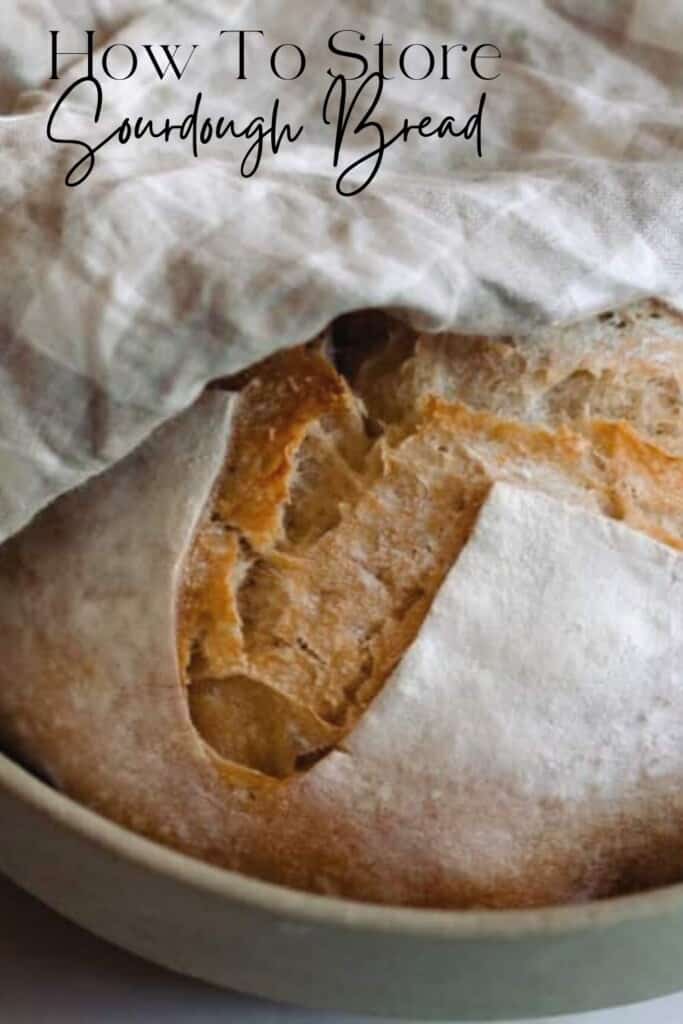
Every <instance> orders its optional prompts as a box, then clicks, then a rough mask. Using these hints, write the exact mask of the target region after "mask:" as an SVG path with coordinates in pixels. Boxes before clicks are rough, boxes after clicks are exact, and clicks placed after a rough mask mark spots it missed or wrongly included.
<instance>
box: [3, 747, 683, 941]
mask: <svg viewBox="0 0 683 1024" xmlns="http://www.w3.org/2000/svg"><path fill="white" fill-rule="evenodd" d="M0 790H5V791H6V792H8V793H9V794H10V796H13V797H15V798H17V799H19V800H20V801H21V802H23V803H24V804H26V805H27V806H29V807H30V808H31V809H32V810H34V811H36V812H38V813H40V814H43V815H45V816H46V817H47V818H49V819H51V820H52V821H53V822H54V823H55V824H56V825H57V826H60V827H62V828H64V829H66V830H67V831H70V832H72V833H74V834H75V835H76V836H77V837H78V838H80V839H81V840H84V841H86V842H89V843H91V844H92V845H95V846H99V847H100V848H101V849H102V850H104V851H106V852H108V853H109V854H110V855H114V856H115V857H117V858H118V859H119V860H123V861H125V862H128V863H130V864H132V865H135V866H137V867H140V868H143V869H146V870H149V871H152V872H154V873H156V874H160V875H162V876H165V877H166V878H168V879H169V880H172V881H175V882H176V883H178V882H179V883H183V884H185V885H187V886H189V887H191V888H194V889H198V890H201V891H202V892H203V893H204V894H206V895H210V896H212V897H214V898H216V899H219V900H222V901H224V902H225V901H227V902H231V903H237V904H239V905H241V906H242V907H243V908H245V909H249V908H253V909H254V910H257V911H260V912H264V913H267V914H271V915H276V916H280V917H284V918H287V919H288V920H289V921H290V922H294V923H298V924H301V925H311V926H314V925H322V926H332V927H337V928H341V929H347V930H349V929H350V930H354V931H364V932H370V933H375V934H384V935H387V934H389V935H394V936H396V935H397V934H399V933H400V934H401V935H402V936H404V937H406V938H411V937H412V938H416V937H419V938H422V939H430V940H434V941H466V940H480V939H488V940H496V939H497V940H502V941H505V940H512V939H519V938H522V937H529V938H533V937H534V936H539V935H550V934H552V935H558V936H559V935H565V934H571V933H573V932H577V931H582V930H586V929H596V928H598V929H607V928H613V927H615V926H618V925H620V924H625V923H629V922H634V921H641V920H644V919H648V918H653V917H658V916H664V915H666V916H668V915H670V914H672V913H676V912H677V911H680V912H681V913H682V914H683V883H679V884H676V885H670V886H665V887H662V888H659V889H653V890H650V891H647V892H641V893H634V894H632V895H628V896H619V897H614V898H612V899H607V900H600V901H592V902H586V903H582V904H571V905H566V906H557V907H542V908H537V909H529V910H485V909H484V910H438V909H431V908H420V907H405V906H385V905H382V904H376V903H362V902H359V901H355V900H349V899H342V898H338V897H331V896H323V895H317V894H315V893H309V892H304V891H300V890H296V889H290V888H287V887H285V886H282V885H277V884H275V883H272V882H265V881H261V880H260V879H256V878H250V877H248V876H246V875H242V874H239V873H238V872H236V871H230V870H228V869H225V868H220V867H216V866H214V865H211V864H207V863H205V862H204V861H201V860H198V859H197V858H194V857H190V856H188V855H186V854H183V853H180V852H178V851H176V850H173V849H171V848H170V847H165V846H163V845H161V844H160V843H157V842H155V841H153V840H151V839H147V838H145V837H144V836H141V835H138V834H136V833H135V832H132V831H130V830H129V829H126V828H124V827H123V826H121V825H118V824H116V823H115V822H112V821H110V820H108V819H107V818H104V817H103V816H102V815H100V814H98V813H97V812H95V811H92V810H90V809H89V808H88V807H85V806H84V805H82V804H79V803H77V802H76V801H75V800H73V799H71V798H70V797H68V796H66V795H64V794H63V793H60V792H59V791H58V790H56V789H54V788H52V786H50V785H49V784H48V783H46V782H43V781H42V780H41V779H39V778H37V777H36V776H35V775H33V774H31V773H30V772H29V771H28V770H27V769H26V768H24V767H22V766H21V765H19V764H18V763H17V762H16V761H13V760H12V759H11V758H9V757H7V756H6V755H5V754H2V753H1V752H0ZM0 842H1V840H0Z"/></svg>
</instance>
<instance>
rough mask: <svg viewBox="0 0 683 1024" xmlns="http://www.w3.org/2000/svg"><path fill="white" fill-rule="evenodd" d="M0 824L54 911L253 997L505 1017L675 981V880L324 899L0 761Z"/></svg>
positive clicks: (678, 952) (681, 920)
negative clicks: (605, 895)
mask: <svg viewBox="0 0 683 1024" xmlns="http://www.w3.org/2000/svg"><path fill="white" fill-rule="evenodd" d="M0 821H1V822H2V828H1V831H0V870H1V871H4V872H5V873H6V874H7V875H9V877H10V878H12V879H13V880H14V881H15V882H16V883H17V884H18V885H20V886H22V887H23V888H24V889H27V890H28V891H29V892H31V893H33V894H34V895H35V896H37V897H38V898H39V899H41V900H42V901H43V902H44V903H46V904H48V905H49V906H50V907H52V908H54V909H55V910H57V911H58V912H59V913H61V914H63V915H64V916H65V917H68V918H70V919H71V920H72V921H75V922H77V923H78V924H80V925H82V926H83V927H84V928H87V929H89V930H90V931H91V932H94V933H95V934H96V935H99V936H101V937H102V938H105V939H108V940H109V941H110V942H113V943H115V944H116V945H118V946H121V947H123V948H124V949H127V950H130V951H132V952H133V953H136V954H138V955H139V956H142V957H145V958H146V959H148V960H152V961H154V962H155V963H158V964H161V965H163V966H164V967H168V968H171V969H172V970H175V971H179V972H181V973H183V974H187V975H191V976H192V977H195V978H202V979H204V980H205V981H209V982H212V983H213V984H215V985H221V986H225V987H229V988H234V989H238V990H239V991H241V992H248V993H251V994H253V995H258V996H263V997H267V998H269V999H276V1000H283V1001H285V1002H290V1003H297V1004H299V1005H301V1006H308V1007H315V1008H319V1009H328V1010H338V1011H347V1012H350V1013H363V1014H379V1015H382V1016H388V1017H391V1016H393V1017H407V1018H412V1019H415V1018H421V1019H436V1020H439V1019H440V1020H444V1019H448V1018H451V1019H453V1018H461V1019H466V1020H497V1019H501V1018H507V1019H508V1020H509V1019H510V1018H514V1017H534V1016H542V1015H549V1014H561V1013H572V1012H580V1011H584V1010H594V1009H598V1008H602V1007H607V1006H616V1005H623V1004H626V1003H632V1002H638V1001H640V1000H644V999H648V998H650V997H654V996H662V995H666V994H669V993H671V992H674V991H676V990H677V989H679V988H681V987H683V984H681V981H682V977H683V975H682V965H683V885H677V886H673V887H671V888H667V889H660V890H658V891H656V892H650V893H645V894H640V895H636V896H629V897H625V898H621V899H615V900H609V901H605V902H601V903H587V904H583V905H581V906H572V907H560V908H552V909H546V910H534V911H484V912H459V911H431V910H411V909H405V908H389V907H380V906H371V905H365V904H360V903H353V902H350V901H342V900H335V899H328V898H326V897H320V896H313V895H309V894H307V893H300V892H295V891H292V890H289V889H284V888H281V887H278V886H274V885H268V884H266V883H263V882H258V881H254V880H252V879H249V878H245V877H243V876H241V875H238V874H235V873H232V872H229V871H222V870H219V869H218V868H213V867H210V866H208V865H206V864H203V863H201V862H200V861H197V860H193V859H191V858H189V857H185V856H182V855H181V854H178V853H175V852H173V851H171V850H168V849H166V848H164V847H162V846H158V845H157V844H155V843H152V842H149V841H148V840H145V839H142V838H140V837H139V836H136V835H134V834H132V833H130V832H128V831H126V830H125V829H122V828H120V827H118V826H117V825H114V824H112V823H111V822H109V821H106V820H105V819H104V818H101V817H100V816H99V815H97V814H94V813H93V812H91V811H89V810H86V809H85V808H84V807H81V806H79V805H78V804H76V803H74V802H73V801H71V800H69V799H67V798H66V797H64V796H62V795H61V794H60V793H57V792H56V791H55V790H54V789H52V788H51V787H49V786H48V785H46V784H45V783H43V782H41V781H39V780H38V779H36V778H35V777H34V776H33V775H31V774H29V773H28V772H26V771H25V770H24V769H23V768H21V767H19V766H18V765H17V764H16V763H15V762H13V761H11V760H10V759H8V758H6V757H4V756H2V755H0Z"/></svg>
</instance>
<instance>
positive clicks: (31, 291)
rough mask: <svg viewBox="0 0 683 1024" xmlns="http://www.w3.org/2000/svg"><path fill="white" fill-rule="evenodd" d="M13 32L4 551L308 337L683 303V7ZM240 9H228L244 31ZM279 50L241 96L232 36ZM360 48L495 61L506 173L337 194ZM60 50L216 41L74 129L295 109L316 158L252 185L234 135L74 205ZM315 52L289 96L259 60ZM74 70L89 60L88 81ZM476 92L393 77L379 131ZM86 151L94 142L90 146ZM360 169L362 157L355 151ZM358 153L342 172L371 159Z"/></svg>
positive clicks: (8, 89)
mask: <svg viewBox="0 0 683 1024" xmlns="http://www.w3.org/2000/svg"><path fill="white" fill-rule="evenodd" d="M2 7H3V10H2V13H0V104H1V105H2V106H1V109H2V111H3V113H4V114H5V116H3V117H2V118H1V119H0V133H1V138H0V237H1V238H2V270H3V273H2V279H1V281H0V324H1V328H0V330H1V334H0V538H2V537H5V536H7V535H9V534H10V533H11V532H13V531H15V530H17V529H18V528H19V527H21V526H22V524H24V523H25V522H26V521H27V520H28V519H29V518H30V517H32V516H33V515H34V514H35V513H36V511H37V510H38V509H39V508H41V507H42V506H43V505H45V504H46V503H47V502H48V501H49V500H51V499H52V498H54V497H55V496H56V495H57V494H59V493H61V492H63V491H65V490H67V489H69V488H71V487H74V486H75V485H77V484H78V483H80V482H81V481H83V480H84V479H86V478H87V477H88V476H90V475H92V474H93V473H96V472H98V471H101V470H102V469H103V468H104V467H106V466H108V465H109V464H111V463H112V462H113V461H114V460H116V459H119V458H121V457H122V455H123V454H124V453H126V452H127V451H129V450H130V449H131V448H132V447H133V446H135V445H136V444H138V443H139V442H140V441H141V440H142V438H143V437H144V436H146V435H147V434H148V433H149V432H150V431H151V430H152V429H153V428H154V427H155V426H156V425H157V424H158V423H159V422H160V421H162V420H163V419H164V418H166V417H169V416H171V415H173V414H174V413H176V412H177V411H179V410H180V409H182V408H183V407H185V406H186V405H188V404H189V403H190V402H191V401H192V400H193V399H194V397H195V396H196V395H197V394H198V392H199V391H200V390H201V389H202V388H203V386H204V385H205V384H206V382H207V381H209V380H211V379H212V378H215V377H217V376H220V375H223V374H226V373H228V372H231V371H234V370H235V369H237V368H239V367H242V366H244V365H245V364H246V363H248V362H250V361H252V360H254V359H255V358H256V357H259V356H262V355H264V354H265V353H267V352H268V351H270V350H272V349H274V348H276V347H278V346H281V345H284V344H288V343H293V342H297V341H301V340H304V339H306V338H308V337H310V336H312V335H314V334H315V333H316V332H317V331H318V330H319V329H320V328H321V327H322V326H323V325H324V324H325V323H327V322H328V321H330V320H331V319H332V318H333V317H335V316H336V315H338V314H340V313H342V312H344V311H347V310H351V309H354V308H359V307H368V306H389V307H393V308H394V309H397V310H400V311H403V312H404V313H405V315H406V316H410V317H412V318H414V319H417V320H419V321H420V322H421V323H424V324H426V325H427V326H429V327H431V328H434V329H437V328H438V329H444V328H453V329H457V330H459V331H469V332H471V331H475V332H484V331H491V332H500V331H520V330H524V329H525V328H526V327H528V326H529V325H530V324H532V323H537V322H539V321H543V320H569V319H575V318H578V317H580V316H583V315H585V314H588V313H590V312H593V311H596V310H598V309H603V308H609V307H611V306H614V305H617V304H619V303H621V302H625V301H627V300H630V299H632V298H635V297H638V296H641V295H644V294H658V295H660V296H664V297H667V298H668V299H669V300H670V301H671V302H673V303H674V304H677V305H680V306H682V307H683V227H682V225H683V209H682V205H683V204H682V196H683V187H682V186H683V3H682V2H681V0H658V2H657V3H655V2H654V0H624V2H619V0H555V2H550V0H548V2H545V3H543V2H541V0H525V2H520V0H489V2H481V3H478V2H475V0H459V2H458V3H455V2H450V0H429V3H427V0H424V2H418V0H334V2H332V0H309V2H304V0H288V2H287V3H283V2H282V0H242V2H238V3H234V4H226V3H221V2H219V0H165V2H157V3H151V2H149V0H70V2H69V3H68V4H66V3H60V2H58V0H15V2H14V3H12V4H9V3H5V4H3V5H2ZM228 11H230V13H227V12H228ZM236 27H242V28H256V27H258V28H261V29H263V30H264V31H265V32H266V41H265V43H264V44H263V48H261V44H256V43H255V44H254V48H253V50H250V53H252V55H253V62H252V64H251V65H250V68H249V70H250V76H249V80H248V81H247V82H237V81H236V80H235V77H234V68H233V66H232V64H231V62H230V60H229V58H230V46H229V44H228V43H227V42H226V39H223V41H222V42H221V41H220V39H219V35H218V33H219V30H221V29H231V28H233V29H234V28H236ZM349 27H354V28H362V29H363V30H364V32H365V33H366V35H367V37H368V42H374V41H376V40H377V39H378V38H379V37H380V35H382V34H384V36H385V38H386V39H387V40H388V41H389V42H392V43H393V44H394V47H395V50H394V52H396V51H397V50H398V48H399V46H403V45H405V44H407V43H410V42H417V41H421V42H425V43H430V44H432V45H433V46H434V47H435V48H436V47H438V46H440V45H441V44H442V43H444V42H447V43H456V42H459V41H467V42H469V43H470V44H475V43H478V42H492V43H495V44H496V45H497V46H498V47H499V48H500V49H501V50H502V53H503V60H502V61H501V63H500V71H501V76H500V78H498V79H497V80H496V81H494V82H491V83H490V84H489V85H488V86H487V92H488V101H487V108H486V114H485V130H484V157H483V159H481V160H479V159H478V158H477V156H476V153H475V151H474V148H473V147H472V146H471V145H467V144H464V143H463V142H462V140H451V141H450V142H449V141H443V142H440V143H436V142H433V141H421V140H417V139H414V140H413V141H411V142H410V143H409V144H406V145H400V146H398V147H396V148H395V149H394V150H392V152H391V153H390V154H389V155H388V156H387V159H386V161H385V165H384V168H383V170H382V172H381V174H380V177H379V178H378V180H377V181H376V183H375V184H374V185H373V186H371V187H370V188H369V189H368V190H367V191H365V192H364V193H363V194H362V195H360V196H358V197H356V198H353V199H348V198H340V197H339V196H338V195H337V194H336V191H335V187H334V183H335V177H336V174H335V172H334V169H333V167H332V160H331V154H332V148H333V147H332V137H331V131H330V129H329V128H324V126H323V123H322V118H321V106H322V100H323V96H324V93H325V89H326V85H325V81H326V80H325V75H324V69H325V68H326V67H327V66H328V65H329V64H330V61H331V57H330V54H329V53H328V52H327V50H326V41H327V38H328V36H329V35H330V33H331V32H332V31H334V30H335V29H339V28H349ZM52 28H59V29H60V30H61V36H60V44H61V48H62V49H68V50H78V49H82V48H83V44H84V30H85V29H86V28H96V29H97V37H96V41H97V45H98V46H99V47H104V46H107V45H109V44H111V43H112V42H115V41H124V42H126V43H129V44H135V45H137V44H142V43H164V42H169V43H175V42H178V43H184V44H190V43H199V44H200V47H201V49H200V51H199V54H198V56H197V57H196V58H195V59H194V62H193V63H192V64H191V66H190V70H188V73H187V74H186V77H185V78H184V79H183V83H182V84H180V85H179V84H178V83H177V82H175V81H173V82H171V80H170V79H166V81H165V82H163V83H159V82H158V81H157V80H156V79H155V77H154V75H153V73H151V71H150V70H148V68H147V65H142V66H141V70H140V71H139V73H138V74H137V75H136V76H135V77H134V78H133V79H132V80H131V81H129V82H125V83H107V84H106V85H105V110H104V114H103V119H102V123H101V125H100V126H99V127H98V128H96V129H94V128H92V129H91V128H89V122H90V121H91V119H92V106H91V104H89V102H88V101H87V99H86V98H85V97H83V96H81V97H80V99H79V100H78V102H75V103H74V104H73V105H72V106H71V107H70V108H69V113H68V116H67V115H66V114H65V117H64V120H63V124H66V123H67V121H68V127H70V128H73V134H74V137H75V138H82V137H92V138H93V139H100V138H102V137H103V136H104V135H105V134H106V133H107V132H108V131H110V130H112V128H113V127H115V126H116V124H117V123H119V122H120V120H121V119H122V117H123V116H125V115H126V114H135V115H137V114H140V113H143V114H145V115H147V116H157V117H159V116H161V115H165V114H172V115H183V114H184V113H186V112H187V111H188V110H189V109H190V108H191V106H192V102H193V100H194V96H195V94H196V93H197V91H198V90H200V89H202V90H203V91H204V93H205V106H206V112H207V113H209V112H210V113H213V114H214V115H216V114H219V113H223V114H226V115H233V116H236V117H238V118H239V119H240V120H246V119H247V115H253V114H256V113H263V114H267V113H268V111H269V108H270V104H271V101H272V99H273V98H274V96H275V95H276V94H278V95H279V96H280V98H281V103H282V108H283V113H284V114H285V115H286V117H287V119H288V120H290V121H291V122H293V123H294V124H297V123H305V125H306V134H305V138H304V140H302V142H301V143H299V144H297V145H296V146H294V147H291V148H289V149H288V150H287V151H286V152H282V153H281V154H280V155H279V156H278V157H277V158H272V157H271V158H269V159H267V160H265V161H264V164H263V167H262V169H261V171H260V173H259V174H257V175H256V176H255V177H253V178H251V179H250V180H244V179H243V178H241V177H240V175H239V171H238V166H239V162H240V160H241V159H242V156H243V153H244V147H243V146H242V145H239V144H237V143H234V142H232V143H231V142H229V141H228V140H226V141H225V142H224V143H218V144H214V145H213V146H211V147H208V148H207V149H206V150H205V151H204V153H203V155H202V157H201V158H200V159H199V160H194V159H193V157H192V156H191V154H190V152H189V150H188V149H187V147H186V146H185V145H183V144H181V143H180V142H176V143H175V144H172V145H168V146H163V147H162V146H160V145H158V144H157V145H156V146H153V145H150V144H147V143H138V144H137V145H130V146H128V147H118V146H115V147H113V148H112V147H110V148H109V149H107V150H106V151H104V152H103V153H102V155H101V157H100V158H99V159H98V163H97V166H96V169H95V171H94V173H93V174H92V176H91V178H90V179H89V181H88V182H87V183H86V184H84V185H82V186H81V187H79V188H77V189H67V188H65V187H64V185H63V178H64V174H65V172H66V170H67V168H68V167H69V166H70V165H71V164H72V163H73V162H74V158H75V151H74V149H73V148H71V147H67V146H62V145H59V146H58V145H54V144H51V143H49V142H48V140H47V138H46V133H45V126H46V116H47V112H48V111H49V109H50V107H51V105H52V104H53V103H54V101H55V99H56V97H57V96H58V95H59V94H60V93H61V92H62V90H63V89H64V88H65V86H66V85H67V84H68V81H69V80H70V79H72V78H75V77H80V76H81V75H82V74H83V73H84V68H85V64H84V62H82V61H81V62H80V63H79V61H80V58H66V59H65V62H64V63H63V67H64V68H65V76H64V77H63V78H62V80H61V81H60V82H59V83H55V82H49V81H48V76H49V64H50V61H49V57H50V49H49V35H48V32H49V30H50V29H52ZM290 41H292V42H297V43H299V44H300V45H301V46H302V47H303V48H304V50H305V51H306V52H307V54H308V57H309V67H308V70H307V72H306V74H305V75H304V76H303V77H302V78H301V79H300V80H299V81H298V82H291V83H286V82H285V83H281V84H280V83H277V82H276V81H275V80H274V79H273V78H272V76H271V75H270V73H269V72H268V73H265V72H264V68H266V67H267V65H266V62H265V59H264V55H265V53H266V52H267V50H266V49H265V46H266V43H267V44H268V48H270V47H272V46H274V45H276V44H277V43H280V42H290ZM68 60H72V61H75V63H72V65H71V66H69V65H68V63H66V62H68ZM481 87H482V84H481V83H478V82H477V81H476V80H475V79H474V78H473V77H472V75H471V74H470V73H469V72H468V71H467V66H466V64H463V65H462V70H461V71H459V72H457V71H456V72H455V75H454V79H453V80H452V81H450V82H443V81H440V80H439V79H434V80H428V81H425V82H421V83H415V82H410V81H406V80H402V79H399V78H397V79H396V80H395V81H393V82H389V83H387V86H386V89H385V94H384V97H383V100H382V106H381V111H382V119H383V121H384V122H385V123H386V124H387V125H388V126H392V127H394V128H395V127H397V126H398V124H399V123H400V121H401V119H402V117H403V116H404V115H410V118H411V120H414V119H416V116H417V115H418V114H432V115H434V116H443V115H446V114H453V115H455V117H456V118H457V119H461V120H463V119H464V118H465V116H466V115H467V114H469V113H470V112H471V111H472V109H473V107H474V104H475V101H476V99H477V98H478V94H479V92H480V90H481ZM89 133H90V134H89ZM359 152H360V150H359ZM350 153H351V150H350V149H349V150H348V151H347V156H346V158H345V162H348V161H350V159H351V156H350Z"/></svg>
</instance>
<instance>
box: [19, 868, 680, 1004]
mask: <svg viewBox="0 0 683 1024" xmlns="http://www.w3.org/2000/svg"><path fill="white" fill-rule="evenodd" d="M0 1020H2V1021H3V1022H4V1021H8V1022H10V1021H11V1022H12V1024H80V1022H86V1021H87V1022H88V1024H114V1022H116V1024H119V1022H121V1024H124V1022H125V1024H140V1022H145V1024H148V1022H149V1024H157V1022H159V1021H163V1022H164V1024H218V1022H221V1024H232V1022H234V1024H277V1022H283V1024H363V1022H362V1021H361V1019H360V1018H358V1017H356V1018H350V1017H345V1016H338V1015H334V1014H333V1015H328V1016H325V1015H321V1014H320V1013H312V1012H309V1011H305V1010H297V1009H292V1008H288V1007H280V1006H275V1005H272V1004H269V1003H263V1002H259V1001H258V1000H255V999H248V998H246V997H244V996H240V995H237V994H234V993H230V992H221V991H219V990H218V989H214V988H211V987H210V986H209V985H203V984H201V983H199V982H194V981H190V980H188V979H186V978H182V977H180V976H177V975H174V974H171V973H169V972H167V971H163V970H161V969H160V968H158V967H154V966H153V965H151V964H146V963H144V962H143V961H142V960H138V959H137V958H136V957H133V956H130V955H128V954H127V953H123V952H121V951H120V950H118V949H115V948H114V947H113V946H109V945H108V944H107V943H106V942H102V941H101V940H99V939H95V938H93V937H92V936H90V935H88V934H87V933H86V932H83V931H81V929H80V928H77V927H76V926H75V925H72V924H69V923H68V922H67V921H64V920H62V918H60V917H58V916H57V914H54V913H53V912H52V911H50V910H48V909H47V908H45V907H43V906H42V905H41V904H40V903H38V902H37V901H36V900H34V899H33V898H32V897H30V896H27V895H26V894H25V893H23V892H20V891H19V890H18V889H16V888H15V887H14V886H13V885H12V884H11V883H9V882H7V881H5V880H4V879H2V878H0ZM682 1021H683V993H682V994H681V995H677V996H673V997H671V998H669V999H661V1000H657V1001H656V1002H652V1003H647V1004H644V1005H642V1006H638V1007H631V1008H628V1009H621V1010H610V1011H605V1012H602V1013H590V1014H584V1015H583V1016H580V1017H571V1018H570V1017H562V1018H554V1020H553V1024H561V1022H564V1024H570V1022H572V1024H573V1022H576V1024H579V1022H580V1024H681V1022H682ZM368 1024H369V1022H368ZM375 1024H377V1022H376V1021H375Z"/></svg>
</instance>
